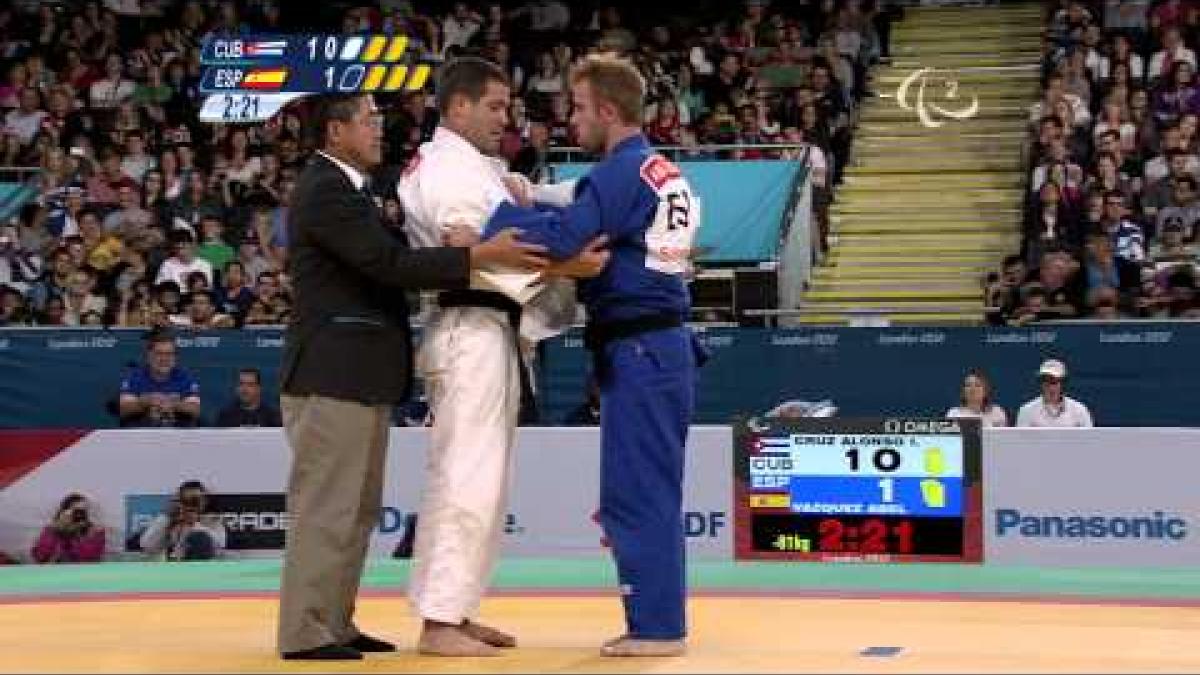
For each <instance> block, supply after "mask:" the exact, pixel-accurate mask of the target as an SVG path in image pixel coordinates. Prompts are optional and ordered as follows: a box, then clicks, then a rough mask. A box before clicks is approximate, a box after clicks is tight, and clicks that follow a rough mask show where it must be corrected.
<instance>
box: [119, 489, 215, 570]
mask: <svg viewBox="0 0 1200 675" xmlns="http://www.w3.org/2000/svg"><path fill="white" fill-rule="evenodd" d="M226 535H227V532H226V530H225V524H224V523H222V522H221V519H220V518H219V517H218V516H217V515H216V514H213V513H209V512H208V489H207V488H206V487H204V483H201V482H200V481H198V480H189V481H184V482H183V483H182V484H181V485H180V486H179V489H178V490H176V492H175V496H174V497H172V498H171V501H170V502H169V503H168V505H167V510H166V511H165V512H164V513H160V514H159V515H157V516H155V518H154V520H152V521H150V524H149V525H147V526H146V529H145V531H144V532H142V535H141V537H140V538H139V539H138V543H139V544H140V545H141V548H142V551H144V552H146V553H149V554H150V555H151V556H153V557H155V558H158V557H161V558H162V559H163V560H169V561H178V560H212V559H214V558H218V557H220V555H221V553H222V552H223V551H224V550H225V540H226Z"/></svg>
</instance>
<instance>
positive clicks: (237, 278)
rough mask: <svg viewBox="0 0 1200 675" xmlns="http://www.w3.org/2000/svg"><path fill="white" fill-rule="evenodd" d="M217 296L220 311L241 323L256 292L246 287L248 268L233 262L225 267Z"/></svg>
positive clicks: (235, 261) (217, 289)
mask: <svg viewBox="0 0 1200 675" xmlns="http://www.w3.org/2000/svg"><path fill="white" fill-rule="evenodd" d="M216 296H217V308H218V311H220V312H222V313H224V314H228V315H230V316H232V317H234V318H235V319H238V320H239V321H240V320H241V319H242V317H244V316H245V315H246V310H248V309H249V308H250V303H251V302H253V301H254V291H252V290H250V287H249V286H247V285H246V268H245V266H243V265H242V263H240V262H238V261H237V260H231V261H229V263H227V264H226V265H225V270H224V271H223V272H222V274H221V283H220V285H218V286H217V288H216Z"/></svg>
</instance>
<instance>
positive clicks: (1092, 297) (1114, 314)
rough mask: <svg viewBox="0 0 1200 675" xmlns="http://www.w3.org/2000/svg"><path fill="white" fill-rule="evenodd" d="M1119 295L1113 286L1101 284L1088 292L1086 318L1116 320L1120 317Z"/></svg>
mask: <svg viewBox="0 0 1200 675" xmlns="http://www.w3.org/2000/svg"><path fill="white" fill-rule="evenodd" d="M1120 302H1121V300H1120V296H1118V295H1117V291H1116V289H1115V288H1110V287H1108V286H1102V287H1100V288H1097V289H1095V290H1093V291H1091V292H1089V293H1088V318H1091V319H1095V320H1097V321H1116V320H1117V319H1120V318H1121V316H1122V315H1121V311H1120V309H1119V307H1120Z"/></svg>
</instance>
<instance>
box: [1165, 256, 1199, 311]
mask: <svg viewBox="0 0 1200 675" xmlns="http://www.w3.org/2000/svg"><path fill="white" fill-rule="evenodd" d="M1166 291H1167V292H1166V295H1167V303H1168V304H1167V307H1168V309H1169V316H1170V317H1171V318H1172V319H1182V318H1195V315H1196V310H1197V302H1196V270H1195V268H1194V267H1183V266H1176V267H1173V268H1171V269H1170V270H1169V271H1168V272H1167V289H1166Z"/></svg>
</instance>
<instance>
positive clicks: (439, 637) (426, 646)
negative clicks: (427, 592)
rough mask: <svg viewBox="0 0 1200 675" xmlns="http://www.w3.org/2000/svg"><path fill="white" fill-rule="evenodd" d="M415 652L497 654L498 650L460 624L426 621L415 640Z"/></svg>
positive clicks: (466, 654) (470, 654)
mask: <svg viewBox="0 0 1200 675" xmlns="http://www.w3.org/2000/svg"><path fill="white" fill-rule="evenodd" d="M417 653H418V654H425V655H428V656H499V655H500V650H498V649H496V648H495V647H493V646H491V645H489V644H485V643H483V642H480V641H479V640H476V639H475V638H473V637H471V636H470V635H468V634H467V632H466V631H465V630H463V629H462V627H460V626H454V625H451V624H445V623H438V622H436V621H426V622H425V625H424V627H422V628H421V638H420V640H418V641H417Z"/></svg>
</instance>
